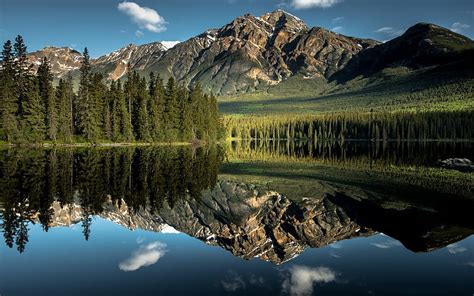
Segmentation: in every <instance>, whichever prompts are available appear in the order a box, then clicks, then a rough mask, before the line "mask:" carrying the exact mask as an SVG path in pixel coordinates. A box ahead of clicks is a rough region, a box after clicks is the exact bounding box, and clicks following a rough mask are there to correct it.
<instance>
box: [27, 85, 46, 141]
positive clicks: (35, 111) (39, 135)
mask: <svg viewBox="0 0 474 296" xmlns="http://www.w3.org/2000/svg"><path fill="white" fill-rule="evenodd" d="M27 83H28V86H27V89H28V93H26V94H25V96H24V102H23V109H24V111H23V117H22V122H21V127H22V132H23V137H24V139H25V140H27V141H29V142H40V141H42V140H44V139H45V134H46V125H45V119H44V118H45V116H44V114H45V108H44V105H43V101H42V99H41V97H40V95H39V83H38V81H36V80H30V81H27Z"/></svg>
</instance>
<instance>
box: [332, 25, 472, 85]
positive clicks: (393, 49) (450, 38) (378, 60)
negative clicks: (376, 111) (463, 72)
mask: <svg viewBox="0 0 474 296" xmlns="http://www.w3.org/2000/svg"><path fill="white" fill-rule="evenodd" d="M473 56H474V42H473V41H472V40H470V39H469V38H467V37H465V36H463V35H460V34H457V33H455V32H452V31H450V30H448V29H445V28H442V27H440V26H437V25H433V24H427V23H420V24H416V25H414V26H412V27H410V28H409V29H408V30H407V31H406V32H405V33H404V34H403V35H401V36H400V37H397V38H395V39H393V40H390V41H388V42H386V43H383V44H380V45H378V46H375V47H373V48H369V49H367V50H365V51H363V52H361V53H360V54H358V55H357V56H355V57H354V58H353V59H352V60H351V61H350V62H349V63H348V64H347V66H346V67H344V69H342V70H341V71H340V72H339V73H336V74H335V75H333V77H332V78H333V79H336V80H339V82H344V81H348V80H350V79H353V78H355V77H357V76H359V75H363V76H369V75H372V74H375V73H377V72H378V71H381V70H383V69H387V68H396V67H407V68H410V69H420V68H425V67H432V66H438V65H443V64H448V63H453V62H458V61H462V60H464V61H467V60H469V61H471V64H470V66H469V67H472V59H473V58H472V57H473ZM466 66H467V65H466ZM471 70H472V69H471Z"/></svg>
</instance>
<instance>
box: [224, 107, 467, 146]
mask: <svg viewBox="0 0 474 296" xmlns="http://www.w3.org/2000/svg"><path fill="white" fill-rule="evenodd" d="M472 118H474V111H455V112H420V113H417V112H393V113H388V112H366V113H358V112H357V113H356V112H354V113H333V114H324V115H300V116H298V115H296V116H295V115H281V116H262V117H233V116H228V117H226V118H225V120H224V125H225V129H226V136H227V138H237V139H275V140H278V139H313V140H338V141H344V140H361V139H363V140H376V141H382V140H383V141H388V140H455V139H474V120H472Z"/></svg>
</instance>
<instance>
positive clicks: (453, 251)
mask: <svg viewBox="0 0 474 296" xmlns="http://www.w3.org/2000/svg"><path fill="white" fill-rule="evenodd" d="M447 248H448V252H449V253H451V254H457V253H462V252H466V251H467V248H465V247H461V246H460V245H458V244H450V245H448V246H447Z"/></svg>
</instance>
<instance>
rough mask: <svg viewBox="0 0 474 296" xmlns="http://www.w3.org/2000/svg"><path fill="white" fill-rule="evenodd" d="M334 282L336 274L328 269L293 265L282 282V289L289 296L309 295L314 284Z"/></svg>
mask: <svg viewBox="0 0 474 296" xmlns="http://www.w3.org/2000/svg"><path fill="white" fill-rule="evenodd" d="M334 280H336V273H335V272H334V271H333V270H331V269H330V268H327V267H322V266H321V267H315V268H313V267H308V266H301V265H295V266H293V267H291V268H290V274H289V278H287V279H286V280H284V281H283V284H282V288H283V291H285V292H287V293H289V294H290V295H295V296H303V295H311V294H312V293H313V285H314V284H315V283H329V282H333V281H334Z"/></svg>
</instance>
